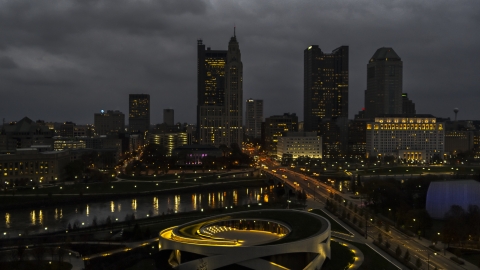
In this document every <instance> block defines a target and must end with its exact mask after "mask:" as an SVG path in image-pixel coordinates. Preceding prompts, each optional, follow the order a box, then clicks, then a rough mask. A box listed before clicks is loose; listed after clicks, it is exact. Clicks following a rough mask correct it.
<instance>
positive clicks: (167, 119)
mask: <svg viewBox="0 0 480 270" xmlns="http://www.w3.org/2000/svg"><path fill="white" fill-rule="evenodd" d="M174 120H175V117H174V111H173V109H163V123H165V124H167V126H173V125H175V121H174Z"/></svg>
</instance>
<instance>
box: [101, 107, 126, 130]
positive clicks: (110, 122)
mask: <svg viewBox="0 0 480 270" xmlns="http://www.w3.org/2000/svg"><path fill="white" fill-rule="evenodd" d="M94 125H95V133H96V134H97V135H111V134H119V133H124V132H125V114H123V113H122V112H120V111H111V110H108V111H107V112H105V111H104V110H101V111H100V113H95V114H94Z"/></svg>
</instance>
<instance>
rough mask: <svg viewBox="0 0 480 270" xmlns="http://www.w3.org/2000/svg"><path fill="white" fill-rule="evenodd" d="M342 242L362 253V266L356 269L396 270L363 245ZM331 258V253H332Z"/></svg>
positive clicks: (396, 269)
mask: <svg viewBox="0 0 480 270" xmlns="http://www.w3.org/2000/svg"><path fill="white" fill-rule="evenodd" d="M342 241H344V242H348V243H350V244H352V245H354V246H355V247H357V248H358V249H360V251H361V252H362V253H363V256H364V261H363V263H362V265H361V266H360V267H359V268H358V269H360V270H371V269H383V270H398V268H397V267H396V266H395V265H393V264H392V263H390V262H389V261H387V260H386V259H385V258H384V257H383V256H381V255H380V254H378V253H377V252H375V251H374V250H373V249H371V248H369V247H368V246H367V245H365V244H360V243H355V242H350V241H346V240H342ZM332 256H333V252H332Z"/></svg>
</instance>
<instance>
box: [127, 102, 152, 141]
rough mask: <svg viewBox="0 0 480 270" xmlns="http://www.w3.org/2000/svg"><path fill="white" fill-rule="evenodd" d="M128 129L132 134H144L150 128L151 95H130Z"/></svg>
mask: <svg viewBox="0 0 480 270" xmlns="http://www.w3.org/2000/svg"><path fill="white" fill-rule="evenodd" d="M128 104H129V110H128V128H129V131H130V133H143V132H145V131H148V130H149V128H150V95H149V94H130V96H129V102H128Z"/></svg>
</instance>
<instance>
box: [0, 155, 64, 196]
mask: <svg viewBox="0 0 480 270" xmlns="http://www.w3.org/2000/svg"><path fill="white" fill-rule="evenodd" d="M69 162H70V152H69V151H60V152H57V151H55V152H52V151H45V152H40V151H39V150H38V149H36V148H22V149H17V151H16V152H15V153H14V154H9V155H0V185H6V186H7V187H14V186H15V185H24V186H25V185H27V186H29V185H37V184H46V183H49V182H55V181H63V180H64V179H63V177H64V173H65V170H64V169H65V166H66V165H67V164H68V163H69Z"/></svg>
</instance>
